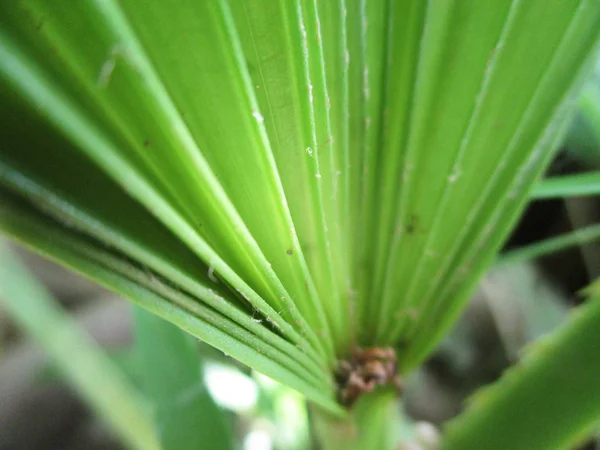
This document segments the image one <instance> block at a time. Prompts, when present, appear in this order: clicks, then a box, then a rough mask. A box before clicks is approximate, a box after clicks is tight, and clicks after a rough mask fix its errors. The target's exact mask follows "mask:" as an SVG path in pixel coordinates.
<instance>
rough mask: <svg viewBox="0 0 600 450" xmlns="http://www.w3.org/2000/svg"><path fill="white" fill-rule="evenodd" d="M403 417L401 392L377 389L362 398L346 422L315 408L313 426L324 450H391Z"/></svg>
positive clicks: (346, 418) (349, 413)
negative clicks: (399, 399)
mask: <svg viewBox="0 0 600 450" xmlns="http://www.w3.org/2000/svg"><path fill="white" fill-rule="evenodd" d="M399 414H400V410H399V406H398V394H397V392H396V391H395V390H394V389H392V388H385V389H377V390H375V391H374V392H372V393H370V394H366V395H364V396H362V397H361V398H360V399H359V400H358V401H357V403H356V404H355V405H354V406H353V407H352V409H351V410H350V411H349V412H348V414H347V416H346V417H345V418H341V419H340V418H339V417H333V416H331V415H330V414H328V413H327V412H325V411H323V410H321V409H317V408H314V409H313V425H314V429H315V432H316V434H317V436H318V438H319V443H320V445H321V448H322V449H323V450H365V449H379V450H388V449H389V450H391V449H394V448H395V446H396V436H397V433H396V430H397V428H398V423H399V420H400V419H399Z"/></svg>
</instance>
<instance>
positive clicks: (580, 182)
mask: <svg viewBox="0 0 600 450" xmlns="http://www.w3.org/2000/svg"><path fill="white" fill-rule="evenodd" d="M585 195H600V172H590V173H581V174H577V175H565V176H562V177H550V178H546V179H544V180H542V181H540V182H539V183H538V184H536V185H535V187H534V188H533V190H532V191H531V198H533V199H534V200H540V199H546V198H562V197H578V196H585Z"/></svg>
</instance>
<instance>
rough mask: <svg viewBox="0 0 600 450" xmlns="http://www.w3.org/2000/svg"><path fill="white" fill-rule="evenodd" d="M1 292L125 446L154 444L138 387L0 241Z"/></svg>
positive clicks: (6, 303)
mask: <svg viewBox="0 0 600 450" xmlns="http://www.w3.org/2000/svg"><path fill="white" fill-rule="evenodd" d="M0 257H1V259H2V264H0V297H1V299H2V303H3V306H4V307H5V308H6V309H7V311H8V312H9V314H10V315H11V316H12V317H13V318H14V319H15V321H16V322H17V323H18V324H19V325H20V326H21V327H22V328H23V329H24V331H25V332H26V333H27V334H29V335H31V336H32V337H33V338H35V340H36V341H37V343H38V344H39V345H40V346H41V347H42V348H43V349H44V350H45V351H46V352H48V354H49V356H50V358H51V359H52V360H53V362H54V364H55V365H56V366H57V367H58V369H59V370H60V372H61V374H62V375H63V376H64V377H65V378H66V379H67V380H68V381H69V382H70V383H71V385H72V386H73V387H74V388H75V389H76V390H77V392H78V393H79V394H80V395H81V397H82V398H83V399H84V400H85V401H86V402H87V404H88V405H89V406H90V407H91V409H92V410H93V411H94V412H95V413H97V414H98V416H99V417H100V418H101V419H103V420H104V421H106V422H107V423H108V424H109V425H110V426H111V427H113V429H114V430H115V432H116V433H117V435H118V436H119V437H120V438H121V439H122V440H123V441H124V442H125V443H126V444H127V446H128V447H130V448H137V449H140V450H152V449H156V450H158V449H159V448H160V446H159V444H158V439H157V435H156V433H155V429H154V425H153V423H152V421H151V419H150V414H149V408H148V405H147V404H145V403H144V401H143V397H142V396H141V395H140V393H139V392H138V391H137V390H136V389H135V388H134V387H133V386H131V385H130V384H129V382H128V380H127V379H126V378H125V376H124V375H123V374H122V373H120V372H119V370H118V369H117V368H116V367H115V366H114V365H113V364H112V362H111V361H110V360H109V359H108V357H107V356H106V355H104V353H103V352H102V350H100V349H99V348H98V346H97V345H95V343H94V342H92V341H91V340H90V339H89V337H88V336H86V335H85V333H84V332H83V331H82V330H80V329H79V327H78V326H77V325H76V324H75V323H74V322H73V321H72V320H71V319H70V318H69V317H68V316H67V314H66V313H65V312H63V311H62V310H61V309H60V306H58V305H57V304H56V303H55V301H54V299H53V298H52V297H51V296H50V294H49V293H48V292H47V291H46V289H45V288H44V286H42V285H41V283H40V282H39V281H37V280H36V279H35V278H34V277H33V276H32V275H31V274H30V273H29V272H28V271H27V269H26V268H25V267H24V266H23V265H22V264H21V263H20V262H19V261H17V259H16V256H14V255H13V254H12V253H11V252H10V251H9V249H8V248H7V246H6V244H5V243H0Z"/></svg>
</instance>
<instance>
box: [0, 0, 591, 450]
mask: <svg viewBox="0 0 600 450" xmlns="http://www.w3.org/2000/svg"><path fill="white" fill-rule="evenodd" d="M0 8H1V9H0V11H1V14H0V76H1V77H2V80H3V84H2V85H1V93H2V107H1V109H0V114H1V115H2V123H3V127H2V130H1V131H0V137H1V138H2V142H3V143H4V144H3V148H2V152H1V153H0V182H1V189H2V203H1V205H0V207H1V208H2V211H1V214H0V227H1V229H2V230H3V231H4V232H5V233H6V234H7V235H8V236H10V237H12V238H13V239H16V240H18V241H20V242H23V243H24V244H26V245H28V246H30V247H32V248H34V249H36V250H37V251H38V252H40V253H42V254H45V255H47V256H49V257H51V258H53V259H56V260H58V261H60V262H62V263H63V264H65V265H67V266H70V267H71V268H73V269H74V270H76V271H78V272H80V273H82V274H84V275H86V276H88V277H90V278H92V279H94V280H96V281H98V282H100V283H102V284H104V285H106V286H108V287H110V288H111V289H113V290H115V291H117V292H120V293H121V294H123V295H124V296H126V297H128V298H130V299H131V300H132V301H134V302H136V303H137V304H139V305H141V306H142V307H144V308H146V309H147V310H149V311H151V312H153V313H155V314H157V315H159V316H161V317H163V318H165V319H167V320H168V321H170V322H172V323H174V324H176V325H177V326H178V327H180V328H181V329H183V330H185V331H187V332H188V333H190V334H192V335H194V336H196V337H198V338H199V339H201V340H203V341H205V342H207V343H209V344H211V345H213V346H215V347H217V348H219V349H220V350H222V351H224V352H225V353H227V354H229V355H231V356H233V357H234V358H236V359H238V360H240V361H241V362H243V363H245V364H247V365H249V366H250V367H253V368H255V369H257V370H258V371H260V372H263V373H265V374H267V375H268V376H270V377H272V378H274V379H276V380H278V381H281V382H283V383H285V384H287V385H289V386H291V387H293V388H295V389H297V390H298V391H300V392H301V393H303V394H304V395H305V396H306V397H307V398H308V399H309V400H310V401H311V402H312V404H313V405H314V406H315V408H317V412H316V414H315V415H316V417H320V418H321V419H320V421H319V426H318V427H317V428H318V429H320V430H321V433H322V435H323V436H325V439H324V440H323V442H324V445H327V443H331V442H332V440H331V439H327V436H332V435H335V433H336V430H337V429H339V425H340V423H339V422H340V421H342V423H343V424H345V425H347V426H350V427H351V428H353V429H355V430H357V431H356V433H354V434H350V436H355V439H354V441H353V438H350V442H349V443H347V444H346V447H348V446H349V445H356V446H360V447H361V448H384V447H383V445H384V444H383V443H382V442H383V441H381V440H380V439H381V434H380V433H370V431H372V430H380V429H381V430H383V429H386V426H387V425H388V424H389V422H388V421H389V420H392V419H393V417H392V416H393V414H389V415H388V414H383V413H380V414H378V413H375V412H381V411H383V409H380V406H381V403H382V402H384V403H385V401H386V400H388V399H389V392H388V393H387V394H386V391H384V392H383V393H382V392H377V393H374V394H372V397H371V394H369V395H363V396H361V398H359V399H358V403H357V406H356V409H353V410H352V411H353V412H352V411H351V412H350V413H349V412H348V411H347V408H345V407H344V406H348V405H347V404H348V403H351V402H350V401H348V399H342V403H346V405H342V404H340V393H343V392H344V390H345V389H346V388H347V387H348V386H347V385H345V384H347V382H348V381H347V380H343V381H341V382H340V381H339V380H338V381H337V382H336V379H335V377H334V372H335V371H336V367H337V365H338V361H339V360H347V359H349V357H350V355H351V353H352V352H353V350H354V349H355V348H356V347H357V346H361V347H364V348H374V347H393V348H395V349H396V350H395V353H396V357H397V361H398V368H399V371H400V374H404V373H407V372H408V371H410V370H411V369H412V368H414V367H416V366H417V365H418V364H419V363H421V362H422V361H423V360H424V358H425V357H426V356H427V355H428V354H429V353H430V352H431V351H432V349H433V348H434V347H435V346H436V344H437V343H438V342H439V341H440V339H441V338H442V337H443V336H444V335H445V333H446V332H447V330H448V329H449V327H450V326H451V325H452V324H453V323H454V322H455V320H456V318H457V316H458V314H459V313H460V311H461V310H462V307H463V306H464V304H465V303H466V301H467V300H468V298H469V297H470V294H471V293H472V291H473V289H474V286H475V285H476V283H477V282H478V280H479V279H480V277H481V275H482V274H483V273H484V271H485V270H486V268H487V267H488V265H489V264H490V263H491V262H493V260H494V258H495V257H496V255H497V253H498V250H499V248H500V246H501V245H502V243H503V241H504V239H505V238H506V237H507V234H508V233H509V232H510V231H511V229H512V227H513V226H514V224H515V221H516V220H517V219H518V217H519V215H520V213H521V211H522V210H523V208H524V206H525V205H526V203H527V201H528V198H529V192H530V190H531V188H532V187H533V185H534V184H535V183H536V181H537V179H538V178H539V176H540V174H541V173H542V172H543V171H544V169H545V167H546V166H547V165H548V163H549V161H550V160H551V158H552V155H553V151H554V150H555V148H556V147H557V143H558V142H560V140H561V139H562V136H563V134H564V133H563V132H564V130H565V126H566V124H567V119H568V117H569V115H570V114H571V112H572V110H573V107H574V104H575V102H576V100H577V99H578V92H579V88H580V87H581V85H582V83H583V81H584V80H585V77H586V75H587V74H588V73H589V71H590V70H591V66H592V64H593V62H594V57H595V55H596V53H597V47H598V42H599V39H598V34H599V33H600V4H598V3H597V2H595V1H593V0H577V1H570V2H565V1H561V0H551V1H549V0H531V1H518V0H513V1H508V0H502V1H496V2H494V3H493V4H488V3H486V2H481V1H478V0H468V1H452V0H439V1H438V0H436V1H433V0H432V1H427V2H423V1H421V0H405V1H402V2H392V1H383V0H377V1H370V2H367V1H364V0H362V1H359V0H357V1H349V0H340V1H331V2H325V1H320V2H317V1H309V0H302V1H286V0H280V1H275V0H269V1H266V2H265V1H263V2H259V1H256V0H244V1H230V2H227V1H225V0H220V1H214V2H212V1H211V2H196V1H189V0H178V1H177V2H175V3H174V4H166V3H164V4H163V3H160V2H150V1H142V0H125V1H116V0H104V1H100V0H97V1H94V0H89V1H83V0H82V1H78V2H71V3H69V4H68V5H67V4H57V3H56V2H50V1H48V0H27V1H23V2H20V3H14V2H4V3H3V4H2V5H1V6H0ZM391 378H392V377H391V376H390V377H388V378H386V379H385V380H384V381H385V382H386V383H385V384H391V383H389V382H390V381H391ZM340 384H341V385H340ZM388 389H389V387H388ZM507 395H508V394H507ZM392 397H393V396H392ZM344 400H345V401H344ZM351 400H352V399H351ZM371 408H373V411H371ZM384 409H385V408H384ZM592 413H595V411H591V410H590V411H589V416H588V417H586V420H587V419H589V417H591V415H592ZM388 416H389V417H388ZM465 420H467V419H465ZM490 420H491V419H490ZM515 426H516V425H515ZM473 427H475V425H473ZM352 442H354V444H353V443H352ZM449 442H450V443H451V442H452V440H450V441H449ZM561 442H562V441H561ZM557 443H558V440H557V441H556V442H550V443H549V444H550V445H552V444H557ZM386 445H387V444H386ZM449 445H450V444H449Z"/></svg>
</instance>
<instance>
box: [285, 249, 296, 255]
mask: <svg viewBox="0 0 600 450" xmlns="http://www.w3.org/2000/svg"><path fill="white" fill-rule="evenodd" d="M286 253H287V254H288V255H291V254H292V253H294V252H293V251H292V250H291V249H290V250H287V251H286Z"/></svg>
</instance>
